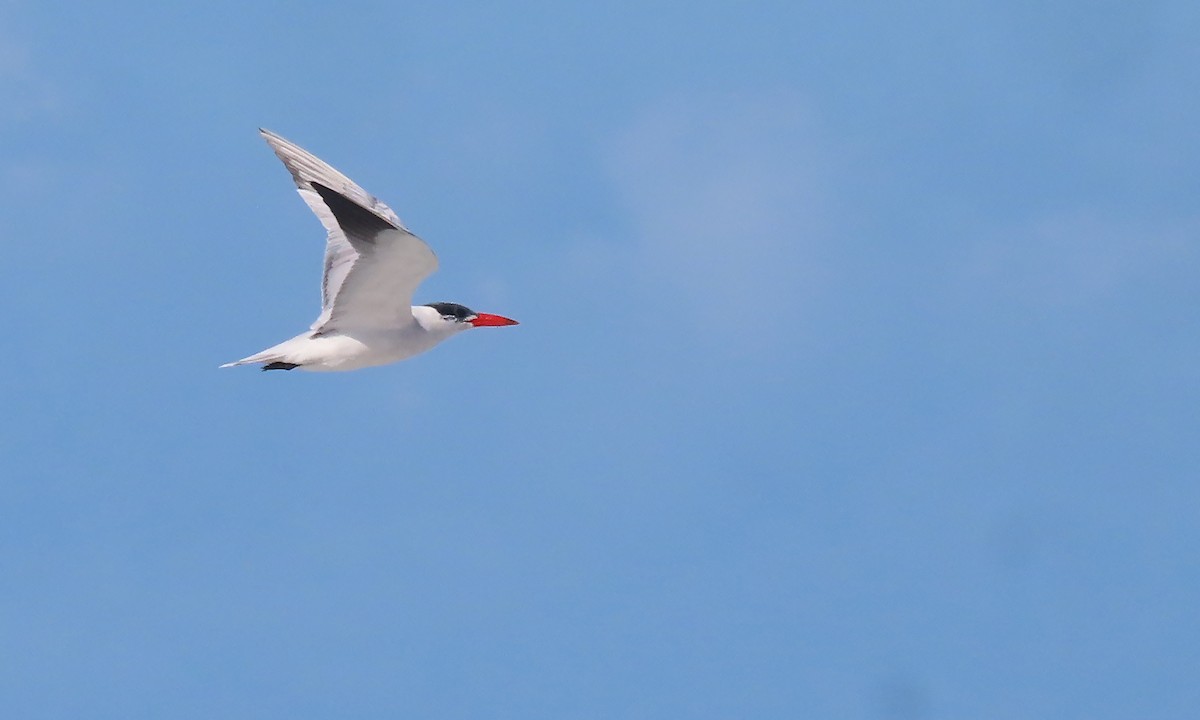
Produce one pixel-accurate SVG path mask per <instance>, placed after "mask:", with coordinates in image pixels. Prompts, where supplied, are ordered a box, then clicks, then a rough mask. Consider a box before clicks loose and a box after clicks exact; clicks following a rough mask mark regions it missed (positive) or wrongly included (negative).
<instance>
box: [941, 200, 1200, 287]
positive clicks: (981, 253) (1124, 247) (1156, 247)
mask: <svg viewBox="0 0 1200 720" xmlns="http://www.w3.org/2000/svg"><path fill="white" fill-rule="evenodd" d="M1198 233H1200V218H1194V219H1192V220H1190V221H1187V220H1182V219H1167V220H1160V221H1153V222H1152V221H1138V220H1137V219H1134V218H1112V217H1107V216H1105V215H1104V214H1103V213H1102V212H1100V211H1097V210H1080V211H1075V212H1063V213H1059V214H1055V215H1050V216H1047V217H1042V218H1038V219H1034V220H1031V221H1028V222H1026V223H1023V224H1019V225H1015V226H1013V227H1009V228H1006V229H1003V230H1001V231H994V232H990V233H988V234H987V235H986V236H984V237H981V238H980V239H978V240H977V241H976V242H975V243H974V244H973V246H972V247H971V249H970V250H969V252H968V254H967V256H966V258H965V259H964V261H963V264H962V267H963V272H962V274H961V275H960V277H959V281H960V282H962V283H963V284H964V287H966V288H971V289H972V290H971V291H972V292H983V293H985V294H989V295H993V296H1000V297H1008V298H1010V299H1012V300H1014V301H1016V302H1018V303H1019V304H1023V305H1028V306H1039V307H1064V308H1070V307H1073V306H1079V305H1082V304H1086V303H1089V302H1093V301H1097V300H1102V299H1104V298H1105V297H1108V296H1111V295H1114V294H1117V293H1119V292H1121V291H1123V290H1124V289H1126V288H1127V287H1129V286H1130V285H1133V284H1137V283H1140V282H1142V281H1147V280H1151V281H1152V280H1153V279H1154V278H1155V277H1156V276H1159V275H1160V274H1162V273H1164V272H1166V271H1169V270H1170V269H1171V268H1174V267H1179V266H1181V265H1183V264H1189V265H1191V264H1194V263H1195V262H1196V260H1197V259H1198V258H1197V254H1196V252H1195V249H1194V245H1195V238H1196V237H1197V235H1198Z"/></svg>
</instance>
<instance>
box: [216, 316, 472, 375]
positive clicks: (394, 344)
mask: <svg viewBox="0 0 1200 720" xmlns="http://www.w3.org/2000/svg"><path fill="white" fill-rule="evenodd" d="M411 313H412V317H413V320H412V322H410V323H408V324H407V325H403V326H400V327H395V328H382V329H380V328H347V329H345V330H340V331H334V332H329V333H318V332H315V331H312V330H309V331H308V332H305V333H301V334H299V335H297V336H296V337H294V338H292V339H290V340H284V341H283V342H281V343H279V344H278V345H275V346H273V347H269V348H267V349H266V350H263V351H262V352H260V353H256V354H254V355H251V356H250V357H248V358H243V359H241V360H238V361H237V362H234V363H229V364H227V365H222V366H221V367H231V366H233V365H248V364H253V363H267V362H284V363H289V364H292V365H297V366H299V367H298V368H297V369H300V370H313V371H318V372H330V371H340V370H358V369H360V368H365V367H372V366H375V365H387V364H389V363H394V362H399V361H400V360H407V359H408V358H410V357H412V356H413V355H419V354H420V353H423V352H425V351H426V350H429V349H430V348H432V347H433V346H434V345H437V344H438V343H440V342H441V341H443V340H445V339H446V338H448V337H450V336H451V335H454V334H455V333H457V332H460V331H462V330H465V329H466V328H468V327H470V325H461V324H453V325H452V324H449V323H446V322H444V321H443V320H442V319H441V315H440V314H438V312H437V311H436V310H434V309H433V308H431V307H427V306H425V305H418V306H414V307H412V308H411ZM420 319H424V320H426V324H422V323H421V321H420Z"/></svg>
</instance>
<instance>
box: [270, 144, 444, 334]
mask: <svg viewBox="0 0 1200 720" xmlns="http://www.w3.org/2000/svg"><path fill="white" fill-rule="evenodd" d="M259 132H261V133H262V136H263V138H265V139H266V141H267V144H269V145H270V146H271V149H272V150H274V151H275V154H276V155H278V156H279V159H280V160H282V161H283V164H284V165H285V166H286V167H287V169H288V170H289V171H290V172H291V173H292V178H293V179H294V180H295V181H296V188H297V190H298V191H299V193H300V197H301V198H303V199H304V202H305V203H307V204H308V207H309V208H311V209H312V211H313V214H315V215H316V216H317V219H319V220H320V221H321V224H322V225H324V226H325V230H326V231H328V238H327V240H326V244H325V272H324V274H323V276H322V279H321V316H320V317H318V318H317V320H316V322H314V323H313V324H312V329H313V330H316V331H318V332H320V331H327V330H334V329H345V328H388V327H398V326H401V325H405V324H408V323H410V322H412V309H411V307H412V296H413V291H414V290H416V289H417V285H419V284H421V281H422V280H424V279H425V278H427V277H429V275H430V274H432V273H433V271H434V270H436V269H437V256H435V255H434V254H433V251H432V250H430V249H429V246H428V245H426V244H425V242H424V241H423V240H421V238H419V237H417V236H416V235H413V234H412V233H411V232H409V230H408V228H406V227H404V223H402V222H400V218H398V217H396V213H394V212H392V209H391V208H389V207H388V206H387V205H384V204H383V203H382V202H380V201H379V199H378V198H376V197H375V196H373V195H371V194H370V193H368V192H367V191H365V190H363V189H362V188H361V187H359V186H358V185H356V184H355V183H354V181H353V180H351V179H350V178H348V177H346V176H345V175H343V174H341V173H340V172H338V171H337V170H335V169H334V168H333V167H331V166H330V165H329V164H327V163H326V162H324V161H323V160H321V159H320V158H318V157H316V156H315V155H313V154H312V153H310V152H308V151H307V150H305V149H304V148H302V147H300V146H299V145H296V144H294V143H292V142H289V141H287V140H285V139H283V138H281V137H279V136H278V135H276V134H275V133H273V132H271V131H269V130H261V129H260V130H259Z"/></svg>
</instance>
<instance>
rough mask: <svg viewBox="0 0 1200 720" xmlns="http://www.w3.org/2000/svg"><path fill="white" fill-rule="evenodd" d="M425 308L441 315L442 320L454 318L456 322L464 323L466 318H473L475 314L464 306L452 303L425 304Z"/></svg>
mask: <svg viewBox="0 0 1200 720" xmlns="http://www.w3.org/2000/svg"><path fill="white" fill-rule="evenodd" d="M425 306H426V307H431V308H433V309H434V310H437V311H438V312H439V313H441V314H442V317H444V318H454V319H455V320H456V321H457V322H465V321H466V319H467V318H469V317H474V316H475V315H476V312H475V311H474V310H472V309H471V308H469V307H467V306H466V305H459V304H458V303H452V302H436V303H425Z"/></svg>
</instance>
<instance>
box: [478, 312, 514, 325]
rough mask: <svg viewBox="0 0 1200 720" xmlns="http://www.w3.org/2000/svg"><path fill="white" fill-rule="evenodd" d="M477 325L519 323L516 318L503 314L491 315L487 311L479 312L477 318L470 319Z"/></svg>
mask: <svg viewBox="0 0 1200 720" xmlns="http://www.w3.org/2000/svg"><path fill="white" fill-rule="evenodd" d="M467 322H469V323H471V324H472V325H474V326H475V327H500V326H501V325H519V324H520V323H518V322H517V321H516V320H513V319H511V318H506V317H504V316H502V315H489V314H487V313H477V314H476V315H475V319H473V320H468V321H467Z"/></svg>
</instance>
